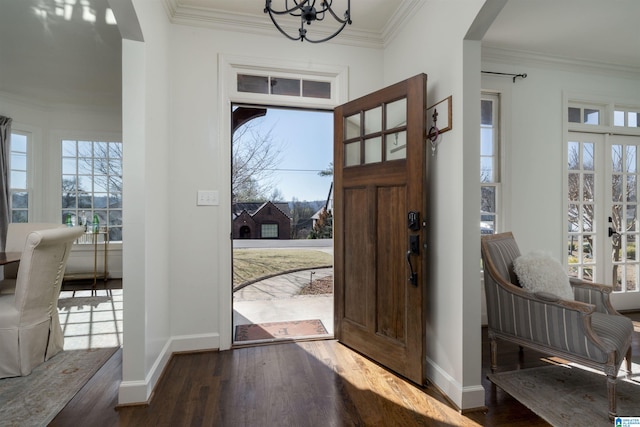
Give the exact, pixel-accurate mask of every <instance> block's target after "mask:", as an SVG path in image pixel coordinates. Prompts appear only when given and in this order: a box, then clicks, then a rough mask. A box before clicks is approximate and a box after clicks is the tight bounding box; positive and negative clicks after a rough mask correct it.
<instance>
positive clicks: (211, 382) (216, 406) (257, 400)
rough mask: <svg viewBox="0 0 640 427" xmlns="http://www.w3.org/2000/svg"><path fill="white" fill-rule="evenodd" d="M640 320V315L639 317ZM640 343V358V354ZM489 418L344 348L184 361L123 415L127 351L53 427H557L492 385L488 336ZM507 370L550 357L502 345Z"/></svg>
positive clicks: (318, 345)
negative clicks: (466, 410)
mask: <svg viewBox="0 0 640 427" xmlns="http://www.w3.org/2000/svg"><path fill="white" fill-rule="evenodd" d="M630 317H632V319H633V320H634V321H640V313H637V314H634V315H630ZM637 335H638V334H635V335H634V339H633V345H632V346H633V347H632V348H633V352H634V354H638V352H640V343H639V341H638V336H637ZM482 342H483V355H482V360H483V363H482V376H483V378H482V384H483V386H484V387H485V403H486V406H487V410H486V411H485V412H471V413H468V414H464V415H462V414H460V413H459V412H458V411H457V410H456V409H454V408H453V407H452V406H451V405H450V404H449V403H448V401H447V399H446V398H445V397H444V396H443V395H442V394H441V393H440V392H439V391H438V390H437V389H436V388H435V387H433V386H426V387H418V386H416V385H414V384H411V383H409V382H407V381H405V380H404V379H402V378H400V377H398V376H396V375H395V374H393V373H391V372H389V371H387V370H386V369H384V368H382V367H380V366H379V365H377V364H376V363H374V362H372V361H371V360H369V359H367V358H365V357H363V356H361V355H360V354H358V353H356V352H354V351H352V350H350V349H349V348H347V347H345V346H343V345H342V344H340V343H338V342H336V341H334V340H327V341H308V342H299V343H287V344H274V345H268V346H257V347H244V348H238V349H233V350H230V351H223V352H216V351H213V352H200V353H191V354H176V355H174V356H173V357H172V358H171V360H170V362H169V365H168V367H167V369H166V372H165V374H164V375H163V377H162V378H161V380H160V381H159V383H158V385H157V386H156V389H155V391H154V395H153V399H152V400H151V402H150V404H149V405H148V406H133V407H122V408H119V409H118V410H114V407H115V406H116V401H117V395H118V387H119V383H120V381H121V378H122V376H121V375H122V351H121V350H119V351H117V352H116V353H115V355H114V356H113V357H112V358H111V359H110V360H109V361H108V362H107V363H106V364H105V365H104V366H103V367H102V368H101V369H100V370H99V371H98V373H97V374H96V375H95V376H94V377H93V378H92V379H91V380H90V381H89V382H88V383H87V385H86V386H85V387H84V388H83V389H82V390H81V391H80V392H79V393H78V394H77V395H76V397H74V399H72V400H71V402H69V404H68V405H67V406H66V407H65V409H64V410H62V411H61V412H60V413H59V414H58V416H57V417H56V418H55V419H54V420H53V422H52V423H51V424H50V425H51V426H54V427H56V426H74V427H75V426H78V425H91V426H95V427H113V426H135V427H144V426H216V427H219V426H222V427H226V426H230V427H241V426H251V427H254V426H260V427H270V426H305V427H306V426H309V427H313V426H322V427H326V426H385V427H389V426H403V427H411V426H424V425H426V426H516V427H517V426H522V427H524V426H526V427H538V426H547V425H548V424H547V423H546V422H544V421H543V420H542V419H540V418H539V417H538V416H537V415H535V414H534V413H533V412H531V411H530V410H529V409H527V408H526V407H524V406H523V405H522V404H520V403H519V402H518V401H516V400H515V399H513V398H512V397H511V396H509V395H508V394H507V393H505V392H503V391H502V390H500V389H499V388H497V387H495V386H494V385H492V384H491V383H490V382H489V381H488V380H487V379H486V374H488V373H489V345H488V339H487V334H486V328H484V329H483V338H482ZM498 351H499V360H498V363H499V367H500V370H504V371H507V370H512V369H520V368H527V367H534V366H542V365H544V364H546V363H547V362H546V361H545V355H543V354H541V353H537V352H535V351H531V350H525V351H524V352H520V351H519V348H518V346H516V345H511V344H509V343H502V342H501V343H500V344H499V349H498Z"/></svg>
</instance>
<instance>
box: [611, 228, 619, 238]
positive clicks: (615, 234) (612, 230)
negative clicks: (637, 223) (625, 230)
mask: <svg viewBox="0 0 640 427" xmlns="http://www.w3.org/2000/svg"><path fill="white" fill-rule="evenodd" d="M611 236H616V237H620V233H618V232H617V231H615V230H614V229H613V228H611V227H609V237H611Z"/></svg>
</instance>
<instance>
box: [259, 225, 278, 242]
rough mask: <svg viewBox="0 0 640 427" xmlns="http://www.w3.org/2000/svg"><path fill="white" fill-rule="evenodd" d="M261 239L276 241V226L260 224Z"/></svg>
mask: <svg viewBox="0 0 640 427" xmlns="http://www.w3.org/2000/svg"><path fill="white" fill-rule="evenodd" d="M261 236H262V238H263V239H277V238H278V224H262V234H261Z"/></svg>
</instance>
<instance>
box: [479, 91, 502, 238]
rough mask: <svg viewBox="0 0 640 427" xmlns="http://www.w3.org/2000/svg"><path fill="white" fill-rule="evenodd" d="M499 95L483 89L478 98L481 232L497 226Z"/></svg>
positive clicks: (483, 232) (486, 232)
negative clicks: (483, 91)
mask: <svg viewBox="0 0 640 427" xmlns="http://www.w3.org/2000/svg"><path fill="white" fill-rule="evenodd" d="M499 111H500V97H499V95H498V94H490V93H483V94H482V97H481V100H480V183H481V184H480V233H481V234H494V233H495V232H496V231H497V230H498V229H499V228H498V211H499V210H498V205H499V196H500V156H499V154H500V132H499V130H500V114H499Z"/></svg>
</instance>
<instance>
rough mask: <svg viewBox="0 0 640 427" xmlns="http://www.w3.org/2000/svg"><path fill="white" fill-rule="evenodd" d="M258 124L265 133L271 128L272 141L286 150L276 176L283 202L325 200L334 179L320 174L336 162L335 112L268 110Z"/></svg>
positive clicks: (275, 172) (257, 120)
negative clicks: (334, 160)
mask: <svg viewBox="0 0 640 427" xmlns="http://www.w3.org/2000/svg"><path fill="white" fill-rule="evenodd" d="M255 122H256V124H257V126H259V127H261V128H264V129H265V132H266V131H269V129H271V135H272V137H273V140H274V141H277V142H281V143H282V146H283V147H284V150H283V152H282V162H281V163H280V165H279V166H278V169H279V170H277V171H274V175H273V176H274V182H275V185H276V188H278V189H279V190H280V192H281V193H282V194H283V195H284V199H285V200H286V201H291V199H293V198H294V197H295V198H297V199H298V200H301V201H304V200H308V201H312V200H325V199H326V198H327V194H328V192H329V187H330V185H331V180H332V178H331V177H320V176H318V171H319V170H323V169H326V168H327V167H328V166H329V163H331V162H332V161H333V112H331V111H329V112H317V111H303V110H284V109H277V108H269V109H268V110H267V115H266V116H264V117H263V118H259V119H256V120H255Z"/></svg>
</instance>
